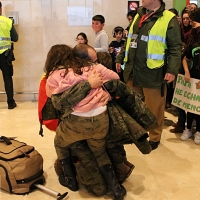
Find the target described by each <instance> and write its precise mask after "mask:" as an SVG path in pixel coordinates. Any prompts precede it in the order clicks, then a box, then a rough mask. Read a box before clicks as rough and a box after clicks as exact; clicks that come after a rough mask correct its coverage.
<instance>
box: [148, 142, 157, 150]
mask: <svg viewBox="0 0 200 200" xmlns="http://www.w3.org/2000/svg"><path fill="white" fill-rule="evenodd" d="M149 144H150V145H151V148H152V150H154V149H157V148H158V145H159V144H160V141H158V142H153V141H151V140H149Z"/></svg>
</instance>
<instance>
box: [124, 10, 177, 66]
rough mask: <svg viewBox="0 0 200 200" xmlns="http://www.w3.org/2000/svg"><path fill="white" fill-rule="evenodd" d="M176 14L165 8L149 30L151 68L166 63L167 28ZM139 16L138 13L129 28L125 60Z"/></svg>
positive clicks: (148, 63)
mask: <svg viewBox="0 0 200 200" xmlns="http://www.w3.org/2000/svg"><path fill="white" fill-rule="evenodd" d="M174 16H175V15H174V14H173V13H172V12H170V11H168V10H165V11H164V12H163V16H162V17H159V18H158V19H157V21H156V23H155V24H154V25H153V27H152V28H151V30H150V31H149V35H148V39H147V43H148V44H147V66H148V68H150V69H155V68H159V67H162V66H163V64H164V56H165V49H167V45H166V33H167V28H168V24H169V22H170V20H171V19H172V18H173V17H174ZM138 17H139V15H138V14H137V15H136V16H135V17H134V20H133V22H132V24H131V27H130V29H129V35H128V39H127V43H126V52H125V59H124V61H125V62H126V61H127V57H128V49H129V48H130V43H131V36H132V34H133V26H134V24H135V22H136V20H137V18H138ZM141 53H142V52H141Z"/></svg>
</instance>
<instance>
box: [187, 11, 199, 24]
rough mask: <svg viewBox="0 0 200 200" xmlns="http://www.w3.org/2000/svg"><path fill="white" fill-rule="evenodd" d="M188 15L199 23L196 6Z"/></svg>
mask: <svg viewBox="0 0 200 200" xmlns="http://www.w3.org/2000/svg"><path fill="white" fill-rule="evenodd" d="M189 16H190V19H191V20H192V21H195V22H198V23H200V8H196V9H195V10H194V11H192V12H191V13H190V15H189Z"/></svg>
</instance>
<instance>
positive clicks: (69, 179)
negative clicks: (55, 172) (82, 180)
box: [59, 157, 79, 191]
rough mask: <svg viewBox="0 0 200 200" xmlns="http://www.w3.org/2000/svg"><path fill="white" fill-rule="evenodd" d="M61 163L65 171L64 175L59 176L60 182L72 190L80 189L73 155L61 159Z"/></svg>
mask: <svg viewBox="0 0 200 200" xmlns="http://www.w3.org/2000/svg"><path fill="white" fill-rule="evenodd" d="M60 164H61V165H62V169H63V171H64V176H59V182H60V184H61V185H63V186H65V187H68V188H69V189H70V190H72V191H78V189H79V186H78V182H77V180H76V172H75V168H74V166H73V164H72V161H71V157H68V158H65V159H62V160H60Z"/></svg>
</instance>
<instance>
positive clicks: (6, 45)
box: [0, 16, 12, 54]
mask: <svg viewBox="0 0 200 200" xmlns="http://www.w3.org/2000/svg"><path fill="white" fill-rule="evenodd" d="M11 28H12V20H11V19H9V18H7V17H4V16H0V54H2V53H3V52H4V51H6V50H7V49H11V37H10V30H11Z"/></svg>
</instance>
